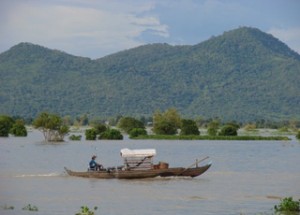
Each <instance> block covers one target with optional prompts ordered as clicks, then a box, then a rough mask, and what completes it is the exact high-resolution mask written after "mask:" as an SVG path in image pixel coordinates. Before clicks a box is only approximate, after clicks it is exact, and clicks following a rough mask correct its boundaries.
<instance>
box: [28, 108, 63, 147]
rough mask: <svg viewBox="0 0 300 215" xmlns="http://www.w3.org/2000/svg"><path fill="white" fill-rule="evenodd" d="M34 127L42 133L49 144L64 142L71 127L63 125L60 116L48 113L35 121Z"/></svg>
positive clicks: (41, 114) (42, 114)
mask: <svg viewBox="0 0 300 215" xmlns="http://www.w3.org/2000/svg"><path fill="white" fill-rule="evenodd" d="M33 126H34V128H37V129H39V130H41V131H42V133H43V135H44V138H45V141H48V142H59V141H63V139H64V136H65V135H66V134H68V132H69V127H68V126H67V125H64V124H63V120H62V118H61V117H60V116H58V115H56V114H49V113H47V112H43V113H40V114H39V116H38V117H37V118H36V119H35V120H34V121H33Z"/></svg>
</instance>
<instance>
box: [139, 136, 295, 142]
mask: <svg viewBox="0 0 300 215" xmlns="http://www.w3.org/2000/svg"><path fill="white" fill-rule="evenodd" d="M133 139H140V140H143V139H153V140H245V141H247V140H290V139H289V138H288V137H285V136H267V137H266V136H208V135H205V136H200V135H146V136H142V135H140V136H138V137H135V138H133Z"/></svg>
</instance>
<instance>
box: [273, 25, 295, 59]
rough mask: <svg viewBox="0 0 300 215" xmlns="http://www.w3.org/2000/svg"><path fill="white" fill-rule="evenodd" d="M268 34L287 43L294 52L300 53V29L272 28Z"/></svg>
mask: <svg viewBox="0 0 300 215" xmlns="http://www.w3.org/2000/svg"><path fill="white" fill-rule="evenodd" d="M268 33H270V34H272V35H273V36H275V37H277V38H278V39H280V40H281V41H283V42H284V43H286V44H287V45H288V46H289V47H290V48H292V49H293V50H294V51H296V52H298V53H300V40H299V38H300V27H294V28H271V29H270V30H269V31H268Z"/></svg>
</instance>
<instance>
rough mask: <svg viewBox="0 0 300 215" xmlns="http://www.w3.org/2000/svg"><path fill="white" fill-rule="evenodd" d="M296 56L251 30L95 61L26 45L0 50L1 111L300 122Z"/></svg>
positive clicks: (140, 49)
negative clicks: (172, 113)
mask: <svg viewBox="0 0 300 215" xmlns="http://www.w3.org/2000/svg"><path fill="white" fill-rule="evenodd" d="M299 83H300V56H299V54H297V53H296V52H294V51H292V50H291V49H290V48H289V47H288V46H286V45H285V44H284V43H282V42H281V41H279V40H278V39H276V38H274V37H273V36H272V35H270V34H266V33H264V32H262V31H260V30H258V29H256V28H249V27H241V28H238V29H235V30H231V31H228V32H225V33H224V34H222V35H220V36H216V37H212V38H210V39H209V40H207V41H205V42H202V43H199V44H197V45H193V46H171V45H168V44H150V45H144V46H140V47H137V48H133V49H129V50H125V51H122V52H118V53H116V54H113V55H109V56H106V57H103V58H100V59H97V60H91V59H89V58H83V57H76V56H72V55H69V54H67V53H64V52H61V51H57V50H50V49H47V48H45V47H41V46H38V45H34V44H30V43H21V44H18V45H16V46H14V47H12V48H11V49H10V50H8V51H6V52H4V53H2V54H1V55H0V114H9V115H20V116H24V117H35V116H36V114H37V113H39V112H41V111H49V112H55V113H59V114H60V115H62V116H65V115H71V116H78V115H82V114H85V113H89V114H90V116H91V117H93V116H116V115H127V116H129V115H130V116H141V115H143V116H151V115H152V114H153V112H154V111H155V110H158V109H159V110H165V109H167V108H170V107H175V108H176V109H177V110H178V111H179V112H180V113H181V115H183V116H185V117H196V116H203V117H205V118H210V117H220V118H221V119H223V120H237V121H250V120H258V119H271V120H283V119H300V109H299V105H300V93H299V92H300V84H299Z"/></svg>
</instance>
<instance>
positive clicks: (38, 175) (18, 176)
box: [15, 172, 61, 178]
mask: <svg viewBox="0 0 300 215" xmlns="http://www.w3.org/2000/svg"><path fill="white" fill-rule="evenodd" d="M60 175H61V173H55V172H53V173H43V174H22V175H16V176H15V177H16V178H29V177H57V176H60Z"/></svg>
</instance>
